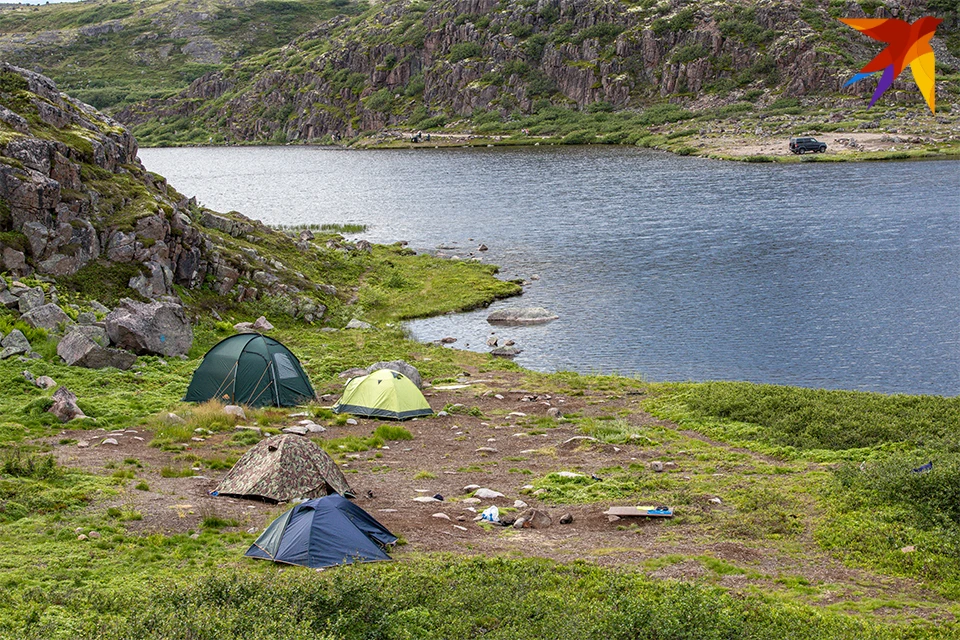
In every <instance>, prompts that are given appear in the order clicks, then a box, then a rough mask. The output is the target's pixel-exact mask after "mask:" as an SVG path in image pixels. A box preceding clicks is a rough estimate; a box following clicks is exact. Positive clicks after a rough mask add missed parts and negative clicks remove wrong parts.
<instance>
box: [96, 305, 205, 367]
mask: <svg viewBox="0 0 960 640" xmlns="http://www.w3.org/2000/svg"><path fill="white" fill-rule="evenodd" d="M105 322H106V326H107V335H108V336H109V337H110V341H111V342H112V343H113V344H115V345H116V346H118V347H120V348H121V349H127V350H129V351H133V352H135V353H138V354H141V355H144V354H156V355H162V356H179V355H183V354H185V353H186V352H187V351H189V350H190V346H191V345H192V344H193V328H192V327H191V326H190V321H189V319H187V316H186V314H185V313H184V312H183V307H182V306H180V305H178V304H175V303H172V302H136V301H134V300H130V299H129V298H124V299H123V300H121V301H120V306H119V307H117V308H116V309H114V310H113V311H111V312H110V313H109V314H107V317H106V320H105Z"/></svg>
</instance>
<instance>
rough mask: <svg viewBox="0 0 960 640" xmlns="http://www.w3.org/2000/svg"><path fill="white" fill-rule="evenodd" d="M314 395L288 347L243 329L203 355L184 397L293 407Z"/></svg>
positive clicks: (308, 381)
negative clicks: (244, 331)
mask: <svg viewBox="0 0 960 640" xmlns="http://www.w3.org/2000/svg"><path fill="white" fill-rule="evenodd" d="M315 397H316V393H314V391H313V386H311V384H310V379H309V378H308V377H307V374H306V373H304V371H303V367H301V366H300V361H299V360H297V357H296V356H295V355H293V353H291V352H290V350H289V349H287V348H286V347H285V346H283V345H282V344H280V343H279V342H277V341H276V340H274V339H273V338H268V337H267V336H263V335H260V334H259V333H241V334H238V335H235V336H231V337H229V338H227V339H225V340H221V341H220V342H219V343H217V344H216V345H215V346H214V347H213V348H212V349H210V351H208V352H207V355H205V356H203V362H201V363H200V366H199V367H197V370H196V371H194V373H193V379H192V380H191V381H190V386H189V387H188V388H187V395H186V396H185V397H184V401H186V402H205V401H207V400H211V399H214V398H215V399H217V400H220V401H223V402H229V403H231V404H246V405H250V406H254V407H262V406H266V405H271V406H275V407H292V406H295V405H298V404H302V403H304V402H309V401H310V400H313V399H314V398H315Z"/></svg>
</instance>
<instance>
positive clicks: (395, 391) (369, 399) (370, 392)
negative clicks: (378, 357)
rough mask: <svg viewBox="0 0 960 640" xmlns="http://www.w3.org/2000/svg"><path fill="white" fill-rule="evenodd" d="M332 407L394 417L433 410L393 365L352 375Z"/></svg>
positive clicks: (338, 411) (402, 417)
mask: <svg viewBox="0 0 960 640" xmlns="http://www.w3.org/2000/svg"><path fill="white" fill-rule="evenodd" d="M333 410H334V411H336V412H337V413H352V414H354V415H358V416H370V417H371V418H392V419H394V420H407V419H408V418H415V417H417V416H429V415H432V414H433V409H431V408H430V405H429V404H428V403H427V399H426V398H424V397H423V394H422V393H420V389H417V385H415V384H413V382H411V381H410V379H409V378H407V377H406V376H405V375H403V374H402V373H398V372H396V371H393V370H392V369H380V370H379V371H374V372H373V373H371V374H368V375H365V376H361V377H359V378H351V379H350V381H349V382H347V386H346V388H345V389H344V390H343V397H341V398H340V402H338V403H337V404H336V406H334V407H333Z"/></svg>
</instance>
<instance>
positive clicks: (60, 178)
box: [0, 63, 357, 320]
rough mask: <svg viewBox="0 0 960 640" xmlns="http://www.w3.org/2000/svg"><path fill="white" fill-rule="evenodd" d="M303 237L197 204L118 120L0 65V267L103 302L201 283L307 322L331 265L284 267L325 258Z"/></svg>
mask: <svg viewBox="0 0 960 640" xmlns="http://www.w3.org/2000/svg"><path fill="white" fill-rule="evenodd" d="M310 238H312V236H310V237H309V238H303V239H300V243H299V245H297V244H295V239H294V238H291V237H289V236H287V235H285V234H281V233H278V232H274V231H272V230H270V229H268V228H266V227H264V226H263V225H262V224H260V223H259V222H256V221H252V220H249V219H247V218H244V217H243V216H241V215H239V214H236V213H230V214H219V213H215V212H213V211H209V210H206V209H202V208H199V207H197V206H196V204H195V202H194V201H193V200H191V199H187V198H186V197H184V196H183V195H181V194H180V193H178V192H177V191H176V190H174V189H173V188H172V187H170V186H169V185H168V184H167V183H166V181H165V180H164V179H163V178H162V177H161V176H158V175H156V174H153V173H150V172H148V171H146V170H145V169H144V167H143V165H142V164H141V163H140V161H139V159H138V158H137V143H136V141H135V140H134V138H133V137H132V136H131V135H130V133H129V132H128V131H127V130H126V129H124V128H123V127H122V126H120V125H119V124H118V123H116V122H115V121H113V120H112V119H110V118H109V117H107V116H104V115H103V114H100V113H99V112H97V111H96V110H94V109H92V108H91V107H89V106H88V105H85V104H83V103H81V102H78V101H76V100H74V99H72V98H70V97H68V96H67V95H66V94H63V93H60V92H59V91H58V89H57V87H56V85H54V84H53V82H52V81H51V80H49V79H48V78H46V77H44V76H41V75H38V74H35V73H32V72H30V71H26V70H23V69H20V68H17V67H12V66H10V65H7V64H3V63H0V271H4V270H5V271H7V272H9V274H10V275H11V276H14V277H21V278H22V277H25V276H31V275H33V276H46V277H48V278H51V277H52V278H58V279H60V280H62V281H64V282H66V283H67V284H68V285H70V286H72V288H74V289H78V290H82V291H84V292H85V293H87V294H89V295H91V296H92V297H93V299H95V300H101V301H105V302H110V301H111V299H112V300H115V299H116V298H118V297H120V296H122V295H132V296H135V297H140V298H144V299H148V298H149V299H156V298H159V297H162V296H166V295H171V294H175V293H176V292H177V291H178V290H183V289H197V288H200V287H203V288H204V289H205V290H208V291H210V292H212V293H215V294H217V295H219V296H224V297H227V298H228V299H232V300H240V301H244V300H256V299H259V298H263V297H269V298H270V299H271V300H272V301H273V302H274V303H275V304H278V305H279V306H281V307H283V308H284V309H285V310H287V311H289V312H290V313H291V314H292V315H299V316H303V317H305V319H307V320H315V319H318V318H320V317H322V316H323V313H324V310H325V309H326V305H325V304H324V301H326V302H327V303H329V302H330V301H331V300H335V294H336V289H335V288H334V287H332V286H330V285H328V284H326V283H329V282H330V278H331V271H334V272H335V270H325V269H323V266H329V263H330V260H332V258H328V259H327V260H326V262H324V261H323V260H312V259H308V260H305V261H304V262H305V264H304V265H302V266H301V265H299V264H298V265H297V266H298V267H299V268H302V269H304V270H306V272H305V271H300V270H295V269H294V268H291V267H290V266H288V265H290V264H293V263H294V261H295V260H297V257H298V256H299V255H301V253H303V252H318V253H317V254H316V255H313V256H312V257H313V258H319V255H318V254H319V252H325V251H326V252H334V253H335V251H334V250H333V249H327V248H326V247H318V246H315V245H313V244H311V243H309V242H308V239H310ZM336 246H337V247H338V248H340V249H343V251H346V250H347V248H349V249H352V250H357V249H356V247H354V246H353V245H349V247H345V246H344V245H339V244H338V245H336ZM261 253H262V254H263V255H261ZM285 263H286V264H285ZM311 263H313V264H311ZM311 269H312V270H311ZM334 277H335V276H334Z"/></svg>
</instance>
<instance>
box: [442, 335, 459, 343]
mask: <svg viewBox="0 0 960 640" xmlns="http://www.w3.org/2000/svg"><path fill="white" fill-rule="evenodd" d="M456 341H457V339H456V338H454V337H453V336H447V337H446V338H440V344H453V343H454V342H456Z"/></svg>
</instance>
